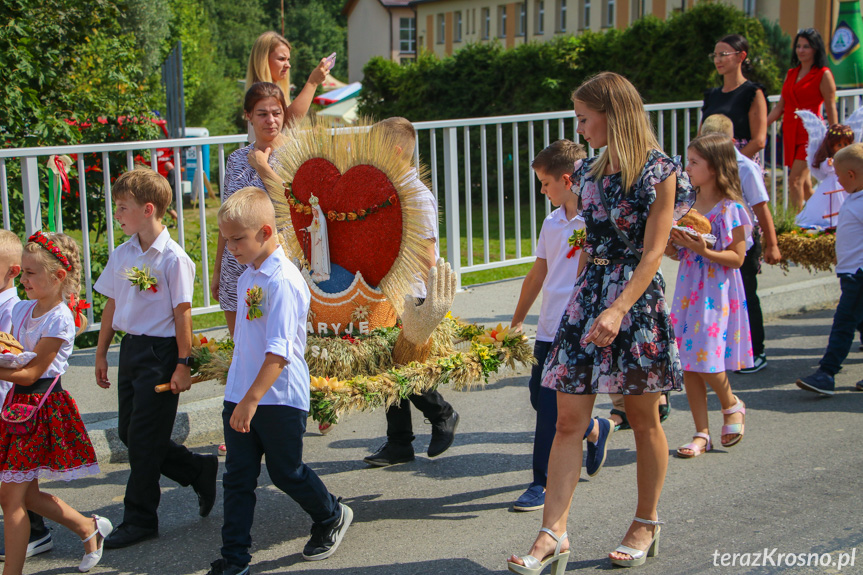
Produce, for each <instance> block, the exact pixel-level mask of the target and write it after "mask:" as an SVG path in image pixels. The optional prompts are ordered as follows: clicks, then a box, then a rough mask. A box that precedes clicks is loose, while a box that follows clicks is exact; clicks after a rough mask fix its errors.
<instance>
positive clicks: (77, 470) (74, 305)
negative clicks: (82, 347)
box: [0, 232, 112, 575]
mask: <svg viewBox="0 0 863 575" xmlns="http://www.w3.org/2000/svg"><path fill="white" fill-rule="evenodd" d="M80 280H81V262H80V257H79V251H78V246H77V244H76V243H75V241H74V240H73V239H72V238H70V237H69V236H67V235H64V234H53V233H52V234H43V233H41V232H36V233H35V234H34V235H33V236H31V237H30V240H29V241H28V243H27V245H26V246H25V247H24V255H23V258H22V272H21V285H22V286H23V287H24V291H25V292H26V293H27V297H28V298H29V299H28V300H24V301H21V302H18V303H17V304H15V307H14V308H13V310H12V335H13V336H15V337H16V338H17V339H18V341H20V342H21V345H22V346H23V347H24V350H25V351H32V352H34V353H35V354H36V357H35V358H34V359H33V360H32V361H30V363H28V364H27V365H26V366H25V367H23V368H20V369H13V368H0V379H3V380H6V381H10V382H12V383H14V384H15V387H14V388H13V391H12V392H10V393H9V396H8V397H7V400H6V405H10V404H13V403H14V404H27V405H33V406H36V405H39V403H40V401H41V400H42V399H43V397H44V396H45V394H46V393H47V394H48V397H47V398H46V399H45V402H44V404H43V405H42V407H41V408H39V409H38V411H37V412H36V414H35V415H34V416H33V418H32V419H34V420H35V421H34V425H33V428H32V429H31V430H30V431H29V432H26V433H16V432H15V431H16V430H15V429H14V426H12V425H9V424H7V422H6V421H3V420H0V481H2V485H0V504H2V507H3V519H4V522H5V533H4V537H5V543H6V559H5V563H4V564H3V575H20V574H21V571H22V570H23V568H24V559H25V554H26V551H27V540H28V538H29V537H30V521H29V519H28V518H27V509H30V510H32V511H34V512H36V513H38V514H39V515H42V516H44V517H47V518H48V519H51V520H52V521H55V522H57V523H60V524H61V525H63V526H64V527H66V528H68V529H69V530H71V531H73V532H74V533H76V534H77V535H78V536H79V537H80V538H81V539H82V540H83V542H84V551H85V555H84V558H83V560H82V561H81V564H80V565H79V566H78V569H79V570H80V571H81V572H85V571H89V570H90V569H91V568H93V567H94V566H95V565H96V564H97V563H98V562H99V560H100V559H101V558H102V542H103V540H104V538H105V537H106V536H107V535H108V534H109V533H110V532H111V530H112V526H111V522H110V521H108V520H107V519H105V518H104V517H99V516H98V515H94V516H93V517H92V518H88V517H84V516H83V515H81V514H80V513H78V512H77V511H75V510H74V509H72V508H71V507H70V506H69V505H68V504H67V503H65V502H63V501H62V500H60V499H59V498H57V497H56V496H54V495H50V494H48V493H44V492H42V491H40V490H39V480H40V479H43V480H57V479H60V480H63V481H69V480H72V479H77V478H81V477H86V476H88V475H93V474H96V473H99V466H98V464H97V463H96V453H95V452H94V451H93V446H92V445H91V444H90V438H89V437H88V436H87V430H86V428H85V427H84V423H83V422H82V421H81V416H80V414H79V413H78V406H77V404H76V403H75V400H74V399H72V397H71V396H70V395H69V392H67V391H65V390H64V389H63V388H62V385H61V382H60V376H61V375H63V373H65V371H66V369H67V368H68V367H69V363H68V361H67V360H68V358H69V356H70V355H71V354H72V346H73V343H74V340H75V335H76V326H77V327H78V328H79V329H78V331H80V330H82V329H84V327H86V319H85V318H84V317H83V315H82V314H81V311H82V308H83V307H85V306H82V305H81V304H80V302H77V294H78V291H79V289H80ZM70 309H71V311H70ZM52 386H53V387H52Z"/></svg>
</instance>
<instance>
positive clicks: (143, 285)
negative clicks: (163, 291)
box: [125, 266, 159, 293]
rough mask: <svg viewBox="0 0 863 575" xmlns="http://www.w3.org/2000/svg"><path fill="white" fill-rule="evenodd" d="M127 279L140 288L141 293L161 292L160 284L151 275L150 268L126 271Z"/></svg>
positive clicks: (144, 267)
mask: <svg viewBox="0 0 863 575" xmlns="http://www.w3.org/2000/svg"><path fill="white" fill-rule="evenodd" d="M125 275H126V279H127V280H129V281H130V282H131V283H132V285H133V286H138V290H139V291H144V290H150V291H151V292H153V293H156V292H158V291H159V289H158V287H157V286H158V285H159V284H158V282H157V281H156V278H155V277H154V276H153V275H152V274H151V272H150V268H148V267H147V266H143V267H141V268H137V267H133V268H129V269H127V270H126V273H125Z"/></svg>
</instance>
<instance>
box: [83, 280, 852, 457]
mask: <svg viewBox="0 0 863 575" xmlns="http://www.w3.org/2000/svg"><path fill="white" fill-rule="evenodd" d="M839 295H840V289H839V282H838V281H837V280H836V277H835V276H834V277H823V278H816V279H811V280H805V281H800V282H796V283H793V284H790V285H784V286H777V287H774V288H766V289H763V290H759V291H758V296H759V298H760V299H761V309H762V310H763V312H764V317H765V318H768V319H769V318H770V317H775V316H780V315H791V314H795V313H801V312H805V311H811V310H813V309H824V308H826V307H832V306H834V305H835V303H836V302H837V301H838V300H839ZM512 373H513V371H512V370H509V369H502V370H501V371H500V372H498V374H497V375H496V376H495V380H497V379H500V378H502V377H506V376H508V375H512ZM87 432H88V433H89V434H90V441H91V442H92V443H93V448H94V449H95V450H96V456H97V457H98V460H99V461H103V462H105V461H107V462H111V463H117V462H122V461H128V459H129V455H128V452H127V451H126V446H125V445H123V442H121V441H120V437H119V436H118V434H117V419H116V418H114V419H106V420H103V421H99V422H97V423H93V424H90V425H88V426H87ZM223 433H224V432H223V429H222V398H221V397H213V398H210V399H203V400H200V401H194V402H190V403H186V404H183V405H180V407H179V409H178V411H177V419H176V422H175V423H174V432H173V434H172V435H171V438H172V439H173V440H174V441H175V442H177V443H182V444H186V445H190V446H194V445H205V444H208V443H211V444H217V443H221V442H222V440H223Z"/></svg>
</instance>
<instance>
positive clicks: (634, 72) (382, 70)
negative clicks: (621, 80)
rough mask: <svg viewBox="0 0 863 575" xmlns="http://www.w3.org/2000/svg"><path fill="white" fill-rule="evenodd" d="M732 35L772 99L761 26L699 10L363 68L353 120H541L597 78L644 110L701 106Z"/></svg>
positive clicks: (716, 7)
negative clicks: (527, 116) (536, 116)
mask: <svg viewBox="0 0 863 575" xmlns="http://www.w3.org/2000/svg"><path fill="white" fill-rule="evenodd" d="M732 33H741V34H743V35H744V36H746V38H747V39H748V40H749V43H750V46H751V47H752V55H751V58H752V61H753V64H754V67H755V73H754V78H753V79H754V80H756V81H759V82H761V83H763V84H764V85H765V86H766V87H767V89H768V93H778V91H779V89H780V88H781V80H782V76H783V75H784V73H785V70H780V69H779V67H778V66H777V64H776V61H775V57H774V52H773V51H772V50H771V48H770V46H769V44H768V38H767V34H766V33H765V29H764V25H763V24H762V23H761V22H760V21H759V20H757V19H755V18H748V17H746V16H745V15H744V14H743V12H741V11H740V10H737V9H736V8H734V7H731V6H727V5H723V4H715V3H701V4H698V5H697V6H696V7H694V8H693V9H691V10H687V11H686V12H684V13H681V14H675V15H673V16H671V17H670V18H669V19H668V20H667V21H661V20H659V19H657V18H655V17H653V16H648V17H646V18H642V19H640V20H638V21H637V22H635V23H634V24H633V25H632V26H631V27H630V28H627V29H626V30H623V31H620V30H610V31H608V32H605V33H595V32H586V33H584V34H581V35H579V36H561V37H558V38H555V39H554V40H552V41H549V42H545V43H529V44H524V45H520V46H517V47H516V48H513V49H510V50H505V49H504V48H503V47H502V46H501V44H500V43H498V42H494V43H490V44H469V45H468V46H466V47H465V48H463V49H461V50H459V51H457V52H456V53H455V54H453V55H452V56H449V57H447V58H444V59H438V58H437V57H436V56H434V55H433V54H430V53H423V54H421V55H420V57H419V58H418V59H417V61H416V63H414V64H410V65H406V66H402V65H399V64H396V63H395V62H391V61H389V60H385V59H384V58H380V57H377V58H373V59H372V60H370V61H369V62H368V64H367V65H366V67H365V68H364V70H363V72H364V79H363V89H362V93H361V94H362V95H361V97H360V110H359V111H360V114H363V115H368V116H372V117H375V118H385V117H389V116H405V117H407V118H408V119H410V120H412V121H424V120H443V119H451V118H470V117H481V116H495V115H506V114H524V113H532V112H546V111H553V110H563V109H567V108H570V107H571V106H572V103H571V101H570V94H571V93H572V91H573V89H575V88H576V87H577V86H578V85H579V84H580V83H581V82H582V81H583V80H585V79H586V78H587V77H589V76H591V75H592V74H596V73H597V72H601V71H603V70H611V71H614V72H618V73H620V74H623V75H625V76H626V77H627V78H629V79H630V80H631V81H632V83H633V84H635V86H636V87H637V88H638V90H639V91H640V92H641V95H642V97H643V98H644V100H645V101H646V102H650V103H658V102H670V101H680V100H700V99H702V98H703V94H704V90H706V89H708V88H710V87H713V86H718V85H719V84H720V78H719V76H718V75H717V73H716V70H715V68H714V67H713V64H712V63H711V62H710V61H709V60H708V59H707V54H708V53H709V52H712V51H713V47H714V45H715V43H716V40H717V39H719V38H721V37H722V36H724V35H726V34H732Z"/></svg>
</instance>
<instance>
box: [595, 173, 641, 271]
mask: <svg viewBox="0 0 863 575" xmlns="http://www.w3.org/2000/svg"><path fill="white" fill-rule="evenodd" d="M602 180H603V176H602V175H600V176H599V201H600V202H602V207H603V209H604V210H605V213H606V214H607V215H608V221H609V222H611V227H613V228H614V231H615V232H617V236H618V237H619V238H620V239H621V241H622V242H623V243H624V244H626V247H628V248H629V251H631V252H632V253H633V254H634V255H635V259H637V260H638V261H641V252H639V251H638V250H637V249H636V247H635V244H633V243H632V241H631V240H630V239H629V238H628V237H626V234H625V233H623V230H621V229H620V228H619V227H617V222H616V221H615V219H614V217H613V216H612V215H611V210H609V209H608V202H606V201H605V184H604V183H603V181H602Z"/></svg>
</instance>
